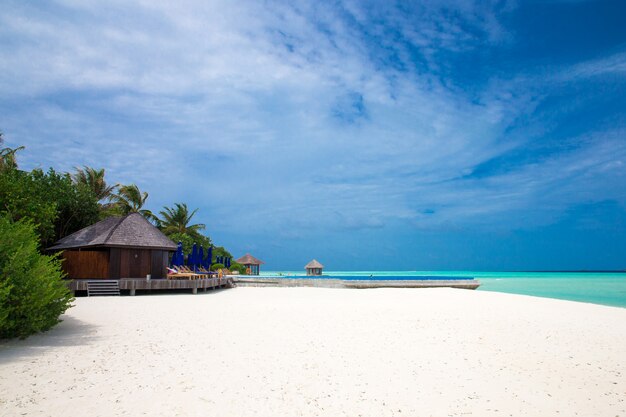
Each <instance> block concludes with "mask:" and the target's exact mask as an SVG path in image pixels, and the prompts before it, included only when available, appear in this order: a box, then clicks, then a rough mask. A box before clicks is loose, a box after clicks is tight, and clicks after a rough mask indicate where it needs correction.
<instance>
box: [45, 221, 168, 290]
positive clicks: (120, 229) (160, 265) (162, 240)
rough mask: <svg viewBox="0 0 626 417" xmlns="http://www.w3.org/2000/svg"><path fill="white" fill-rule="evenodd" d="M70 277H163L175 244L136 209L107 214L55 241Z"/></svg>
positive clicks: (55, 249) (52, 248) (51, 249)
mask: <svg viewBox="0 0 626 417" xmlns="http://www.w3.org/2000/svg"><path fill="white" fill-rule="evenodd" d="M48 250H50V251H63V254H62V257H63V259H64V261H63V269H64V270H65V272H66V273H67V275H68V278H70V279H120V278H144V279H145V278H146V276H147V275H151V277H152V278H154V279H159V278H166V276H167V270H166V268H167V264H168V261H169V257H170V253H171V252H173V251H175V250H176V244H175V243H174V242H172V241H171V240H170V239H169V238H168V237H167V236H165V235H164V234H163V233H161V231H160V230H159V229H157V228H156V227H154V226H153V225H152V224H151V223H150V222H149V221H147V220H146V219H145V218H144V217H143V216H142V215H141V214H139V213H131V214H129V215H127V216H124V217H109V218H108V219H105V220H102V221H100V222H98V223H96V224H93V225H91V226H88V227H86V228H84V229H81V230H79V231H77V232H75V233H72V234H71V235H69V236H66V237H64V238H63V239H61V240H59V241H58V242H56V244H55V245H54V246H52V247H50V248H48Z"/></svg>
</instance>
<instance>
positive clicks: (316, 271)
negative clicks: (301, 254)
mask: <svg viewBox="0 0 626 417" xmlns="http://www.w3.org/2000/svg"><path fill="white" fill-rule="evenodd" d="M323 268H324V265H322V264H321V263H319V262H317V261H316V260H315V259H313V260H312V261H311V262H309V263H308V264H306V265H305V267H304V269H306V274H307V275H322V269H323Z"/></svg>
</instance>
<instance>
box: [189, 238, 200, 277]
mask: <svg viewBox="0 0 626 417" xmlns="http://www.w3.org/2000/svg"><path fill="white" fill-rule="evenodd" d="M197 264H198V245H196V244H195V243H194V244H193V247H192V248H191V253H190V254H189V257H188V258H187V265H189V266H190V267H192V268H193V270H194V271H195V270H196V265H197Z"/></svg>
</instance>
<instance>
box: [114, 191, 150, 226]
mask: <svg viewBox="0 0 626 417" xmlns="http://www.w3.org/2000/svg"><path fill="white" fill-rule="evenodd" d="M116 187H118V188H117V194H112V195H111V201H112V202H113V204H114V206H115V207H116V208H117V210H119V212H120V213H121V214H123V215H126V214H130V213H141V215H142V216H143V217H145V218H146V219H148V220H150V221H154V222H156V221H158V219H157V217H156V216H155V215H154V214H152V212H151V211H150V210H146V209H142V207H143V205H144V204H145V203H146V200H147V199H148V193H147V192H145V191H144V192H143V193H142V192H141V191H139V187H137V186H136V185H135V184H130V185H122V184H117V185H116Z"/></svg>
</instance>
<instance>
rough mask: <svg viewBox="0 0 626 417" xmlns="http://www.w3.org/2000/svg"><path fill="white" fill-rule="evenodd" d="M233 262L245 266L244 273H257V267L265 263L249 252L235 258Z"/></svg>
mask: <svg viewBox="0 0 626 417" xmlns="http://www.w3.org/2000/svg"><path fill="white" fill-rule="evenodd" d="M235 262H237V263H238V264H241V265H243V266H245V267H246V275H259V267H260V266H261V264H264V263H265V262H263V261H261V260H260V259H257V258H255V257H254V256H252V255H250V254H249V253H246V254H245V255H244V256H242V257H241V258H239V259H237V260H235Z"/></svg>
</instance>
